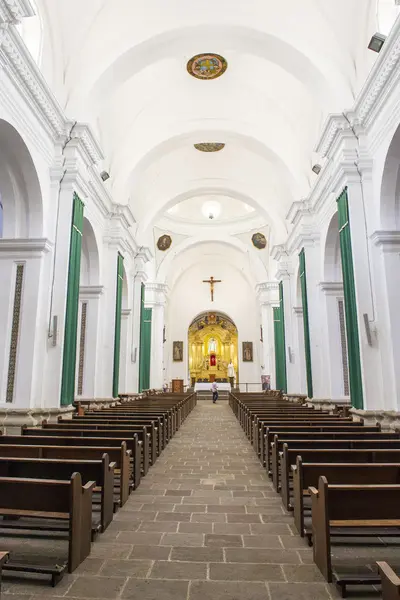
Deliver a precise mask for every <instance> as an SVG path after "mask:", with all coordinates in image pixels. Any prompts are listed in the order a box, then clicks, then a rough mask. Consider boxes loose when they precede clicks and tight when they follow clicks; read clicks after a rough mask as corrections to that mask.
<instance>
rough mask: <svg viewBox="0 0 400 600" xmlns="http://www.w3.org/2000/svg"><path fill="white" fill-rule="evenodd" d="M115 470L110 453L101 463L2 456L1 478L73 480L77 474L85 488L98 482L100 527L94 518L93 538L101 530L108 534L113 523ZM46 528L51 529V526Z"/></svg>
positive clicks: (99, 461)
mask: <svg viewBox="0 0 400 600" xmlns="http://www.w3.org/2000/svg"><path fill="white" fill-rule="evenodd" d="M115 467H116V464H115V463H114V462H111V463H110V459H109V456H108V454H103V456H102V458H101V460H90V461H87V460H71V459H61V458H57V459H44V458H16V457H8V458H5V457H0V477H6V478H10V477H17V478H19V479H24V478H27V479H58V480H66V481H67V480H69V479H71V477H72V475H73V474H74V473H79V474H80V476H81V478H82V484H83V485H85V484H86V483H88V482H89V481H94V482H95V483H96V488H95V489H94V492H96V491H99V493H100V524H98V523H96V522H95V520H94V519H93V525H92V534H93V535H94V534H95V533H97V532H98V531H99V530H100V531H102V532H104V531H105V530H106V529H107V527H108V526H109V524H110V523H111V522H112V520H113V515H114V471H115ZM13 526H14V525H13ZM3 527H4V524H3ZM46 528H48V526H47V525H46V526H45V529H46Z"/></svg>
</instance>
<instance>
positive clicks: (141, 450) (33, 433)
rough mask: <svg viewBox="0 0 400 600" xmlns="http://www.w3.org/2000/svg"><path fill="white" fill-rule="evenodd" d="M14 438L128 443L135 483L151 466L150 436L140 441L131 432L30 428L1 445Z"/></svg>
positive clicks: (88, 443)
mask: <svg viewBox="0 0 400 600" xmlns="http://www.w3.org/2000/svg"><path fill="white" fill-rule="evenodd" d="M12 437H14V438H15V437H22V438H26V440H27V442H26V443H27V444H29V443H32V444H36V443H37V442H36V441H35V442H34V441H32V442H29V440H30V439H37V438H43V439H44V438H47V439H48V440H49V439H50V438H51V439H53V440H55V439H56V438H60V441H59V442H58V443H57V442H55V444H59V445H60V446H101V445H103V444H104V446H120V445H121V442H126V444H127V448H128V450H131V451H132V458H133V468H134V473H135V481H137V480H139V481H140V477H139V476H138V472H140V473H141V475H143V476H145V475H146V474H147V472H148V470H149V466H150V442H149V436H148V434H146V435H142V436H141V437H142V439H141V440H140V441H139V439H138V435H137V433H136V432H133V431H129V430H120V429H118V430H114V431H110V430H104V431H103V430H100V429H85V430H80V429H51V428H46V429H36V428H34V427H31V428H29V427H28V428H26V429H24V435H22V436H8V435H7V436H0V444H1V443H3V441H2V440H3V438H6V439H7V441H6V442H5V443H15V442H13V440H12V439H10V438H12ZM78 440H79V441H78ZM49 443H50V442H49ZM55 444H52V445H55ZM135 487H137V486H135Z"/></svg>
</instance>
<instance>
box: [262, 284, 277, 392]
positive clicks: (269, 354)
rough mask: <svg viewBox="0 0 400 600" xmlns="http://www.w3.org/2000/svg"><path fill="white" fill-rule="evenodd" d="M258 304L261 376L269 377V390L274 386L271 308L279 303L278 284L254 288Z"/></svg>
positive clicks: (272, 314) (273, 342) (273, 345)
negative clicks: (259, 313)
mask: <svg viewBox="0 0 400 600" xmlns="http://www.w3.org/2000/svg"><path fill="white" fill-rule="evenodd" d="M256 292H257V295H258V299H259V302H260V310H261V327H262V330H263V342H262V344H261V365H262V367H264V368H261V375H270V377H271V388H272V389H274V388H275V386H276V381H275V339H274V313H273V307H274V306H278V303H279V284H278V283H277V282H276V281H266V282H264V283H260V284H258V285H257V287H256Z"/></svg>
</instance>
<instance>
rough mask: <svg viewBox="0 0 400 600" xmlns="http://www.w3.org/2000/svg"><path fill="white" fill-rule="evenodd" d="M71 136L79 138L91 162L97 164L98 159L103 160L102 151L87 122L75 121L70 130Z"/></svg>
mask: <svg viewBox="0 0 400 600" xmlns="http://www.w3.org/2000/svg"><path fill="white" fill-rule="evenodd" d="M71 138H72V139H79V141H80V142H81V144H82V145H83V147H84V148H85V150H86V152H87V154H88V156H89V157H90V159H91V161H92V163H93V164H96V165H97V164H98V163H99V162H100V161H102V160H104V154H103V151H102V149H101V148H100V144H99V143H98V141H97V140H96V138H95V136H94V133H93V130H92V128H91V126H90V125H88V124H87V123H77V124H76V125H74V126H73V129H72V131H71Z"/></svg>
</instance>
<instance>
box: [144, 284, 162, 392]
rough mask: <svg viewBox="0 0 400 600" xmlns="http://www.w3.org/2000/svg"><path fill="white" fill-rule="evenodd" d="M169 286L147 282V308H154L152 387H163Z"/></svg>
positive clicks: (152, 325) (152, 323) (152, 326)
mask: <svg viewBox="0 0 400 600" xmlns="http://www.w3.org/2000/svg"><path fill="white" fill-rule="evenodd" d="M166 293H167V286H166V285H165V284H163V283H146V300H145V305H146V308H151V309H152V318H151V363H150V387H151V388H152V389H153V388H154V389H161V388H162V386H163V383H164V378H165V375H164V339H163V338H164V335H163V334H164V324H165V304H166Z"/></svg>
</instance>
